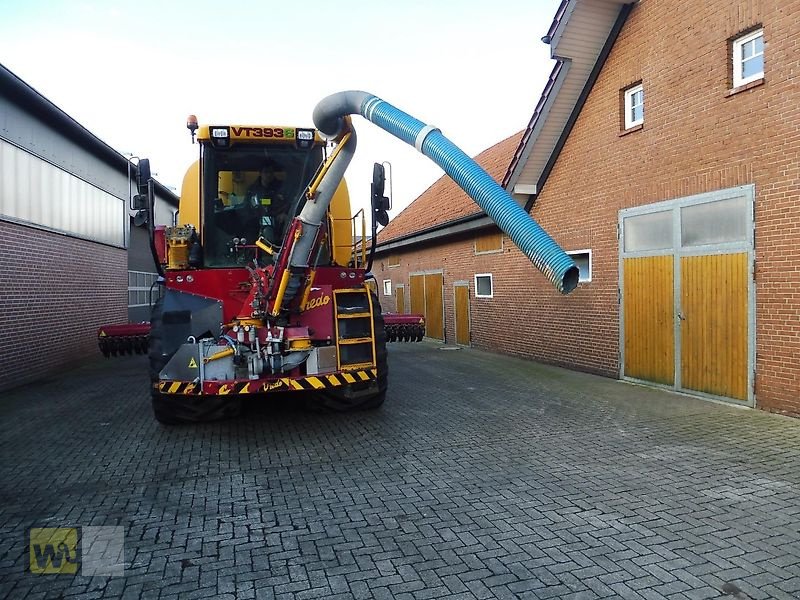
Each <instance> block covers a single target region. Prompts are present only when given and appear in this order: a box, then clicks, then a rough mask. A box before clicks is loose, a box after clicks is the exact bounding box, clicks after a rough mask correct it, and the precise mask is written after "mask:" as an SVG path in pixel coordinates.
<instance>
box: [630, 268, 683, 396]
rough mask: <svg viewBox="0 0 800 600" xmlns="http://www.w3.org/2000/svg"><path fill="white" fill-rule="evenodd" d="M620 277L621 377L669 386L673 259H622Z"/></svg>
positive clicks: (672, 378) (672, 374)
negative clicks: (621, 321)
mask: <svg viewBox="0 0 800 600" xmlns="http://www.w3.org/2000/svg"><path fill="white" fill-rule="evenodd" d="M623 277H624V281H623V284H624V286H623V290H624V297H623V302H624V307H625V312H624V314H625V323H624V331H625V341H624V356H625V375H626V376H627V377H633V378H635V379H643V380H645V381H652V382H654V383H663V384H666V385H673V384H674V382H675V334H674V332H675V321H674V315H675V310H674V304H675V303H674V300H673V297H674V294H673V290H674V288H673V257H672V255H667V256H648V257H640V258H626V259H624V261H623Z"/></svg>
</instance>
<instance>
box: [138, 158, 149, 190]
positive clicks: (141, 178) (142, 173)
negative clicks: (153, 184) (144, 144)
mask: <svg viewBox="0 0 800 600" xmlns="http://www.w3.org/2000/svg"><path fill="white" fill-rule="evenodd" d="M137 172H138V175H137V177H136V185H137V186H138V187H139V189H140V190H141V189H142V188H146V187H147V182H148V181H150V160H149V159H147V158H143V159H141V160H140V161H139V164H138V165H137Z"/></svg>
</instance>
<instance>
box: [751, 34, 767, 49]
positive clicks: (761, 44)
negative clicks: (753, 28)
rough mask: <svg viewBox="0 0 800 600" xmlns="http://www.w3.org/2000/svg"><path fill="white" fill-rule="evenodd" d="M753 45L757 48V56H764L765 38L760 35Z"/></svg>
mask: <svg viewBox="0 0 800 600" xmlns="http://www.w3.org/2000/svg"><path fill="white" fill-rule="evenodd" d="M753 45H754V47H755V52H756V54H763V53H764V36H763V35H760V36H758V37H757V38H756V39H754V40H753Z"/></svg>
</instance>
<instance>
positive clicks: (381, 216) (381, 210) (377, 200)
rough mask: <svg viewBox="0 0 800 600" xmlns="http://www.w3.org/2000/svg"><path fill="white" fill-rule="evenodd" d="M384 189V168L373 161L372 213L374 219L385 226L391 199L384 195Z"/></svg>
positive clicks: (387, 220)
mask: <svg viewBox="0 0 800 600" xmlns="http://www.w3.org/2000/svg"><path fill="white" fill-rule="evenodd" d="M385 189H386V169H384V167H383V165H382V164H381V163H374V164H373V165H372V186H371V196H372V213H373V215H374V217H375V220H376V221H377V222H378V223H380V224H381V225H383V226H384V227H386V225H387V224H388V223H389V213H388V212H387V211H388V210H390V209H391V208H392V202H391V199H389V198H387V197H386V196H384V195H383V194H384V191H385Z"/></svg>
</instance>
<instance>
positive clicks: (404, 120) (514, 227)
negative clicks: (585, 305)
mask: <svg viewBox="0 0 800 600" xmlns="http://www.w3.org/2000/svg"><path fill="white" fill-rule="evenodd" d="M356 104H360V105H356ZM320 107H322V108H320ZM329 110H333V111H334V112H341V113H342V114H336V115H331V114H327V112H326V111H329ZM354 112H358V113H359V114H360V115H361V116H363V117H364V118H365V119H368V120H369V121H371V122H373V123H374V124H375V125H377V126H378V127H380V128H382V129H384V130H386V131H388V132H389V133H391V134H392V135H394V136H395V137H397V138H399V139H401V140H403V141H404V142H406V143H407V144H410V145H412V146H416V147H417V149H418V150H420V151H421V152H422V154H424V155H425V156H427V157H428V158H430V159H431V160H433V161H434V162H435V163H436V164H437V165H439V166H440V167H441V168H442V170H444V172H445V173H447V174H448V175H449V176H450V177H451V178H452V179H453V181H455V182H456V183H457V184H458V185H459V187H461V189H463V190H464V191H465V192H466V193H467V195H469V197H470V198H472V199H473V200H474V201H475V202H476V203H477V204H478V206H480V207H481V208H482V209H483V210H484V211H485V212H486V214H487V215H489V217H491V219H492V220H493V221H494V222H495V223H497V225H498V227H500V229H501V230H502V231H504V232H505V233H506V234H507V235H508V237H510V238H511V240H512V241H513V242H514V243H515V244H516V245H517V246H518V247H519V249H520V250H522V252H523V253H524V254H525V255H526V256H527V257H528V258H529V259H530V260H531V262H532V263H533V264H534V265H535V266H536V267H537V268H538V269H539V270H540V271H541V272H542V273H543V274H544V275H545V277H547V279H548V280H550V281H551V282H552V283H553V285H554V286H555V287H556V289H557V290H558V291H559V292H561V293H562V294H567V293H569V292H571V291H572V290H573V289H575V287H576V286H577V285H578V267H577V266H576V265H575V262H574V261H573V260H572V258H570V257H569V256H568V255H567V254H566V253H565V252H564V251H563V250H562V249H561V247H560V246H559V245H558V244H557V243H556V242H555V241H554V240H553V238H551V237H550V236H549V235H548V234H547V232H546V231H544V229H542V228H541V226H539V224H538V223H537V222H536V221H534V220H533V219H532V218H531V216H530V215H529V214H528V213H527V212H525V210H524V209H523V208H522V207H521V206H520V205H519V204H517V203H516V201H514V199H513V198H512V197H511V196H510V195H509V194H508V192H506V191H505V190H504V189H503V188H502V187H501V186H500V185H498V184H497V182H495V181H494V179H492V178H491V177H490V176H489V174H488V173H487V172H486V171H484V170H483V169H482V168H481V167H480V166H479V165H478V164H477V163H476V162H475V161H474V160H472V159H471V158H470V157H469V156H467V155H466V154H465V153H464V152H463V151H462V150H461V149H460V148H459V147H458V146H456V145H455V144H453V142H451V141H450V140H448V139H447V138H446V137H445V136H444V135H442V133H441V132H440V131H439V130H438V129H434V128H432V127H429V126H427V125H426V124H425V123H422V122H421V121H418V120H417V119H415V118H414V117H412V116H410V115H408V114H406V113H405V112H403V111H402V110H400V109H398V108H397V107H395V106H392V105H391V104H389V103H388V102H386V101H384V100H381V99H380V98H378V97H377V96H373V95H372V94H368V93H366V92H340V94H334V95H333V96H329V97H328V98H326V99H325V100H323V102H321V103H320V104H319V105H318V107H317V110H315V114H314V117H315V119H314V120H315V122H316V123H317V126H318V127H320V129H321V130H322V131H323V133H331V131H326V128H327V129H331V128H333V127H334V125H333V123H334V121H332V119H337V118H341V117H343V116H344V115H345V114H350V113H354ZM335 127H338V125H336V126H335Z"/></svg>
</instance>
